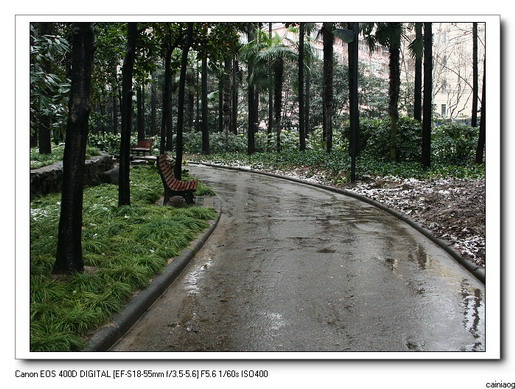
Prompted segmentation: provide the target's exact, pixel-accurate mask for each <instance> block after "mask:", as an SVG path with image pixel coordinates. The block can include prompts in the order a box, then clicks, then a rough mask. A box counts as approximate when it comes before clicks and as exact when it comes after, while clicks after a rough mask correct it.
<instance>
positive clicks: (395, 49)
mask: <svg viewBox="0 0 515 389" xmlns="http://www.w3.org/2000/svg"><path fill="white" fill-rule="evenodd" d="M402 29H403V27H402V23H398V22H388V23H367V24H365V29H364V32H365V39H366V40H367V41H368V43H369V47H370V48H371V49H374V48H375V45H376V43H379V44H380V45H382V46H384V47H387V48H388V55H389V65H388V68H389V73H390V80H389V87H388V98H389V104H388V116H389V117H390V122H391V127H390V159H391V160H393V161H395V160H396V159H397V122H398V120H399V92H400V82H401V81H400V74H401V73H400V46H401V38H402V35H403V34H402Z"/></svg>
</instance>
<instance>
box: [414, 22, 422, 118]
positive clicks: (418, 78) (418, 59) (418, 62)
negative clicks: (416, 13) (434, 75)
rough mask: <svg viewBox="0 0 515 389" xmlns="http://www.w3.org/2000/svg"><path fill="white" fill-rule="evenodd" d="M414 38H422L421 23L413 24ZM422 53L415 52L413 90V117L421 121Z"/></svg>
mask: <svg viewBox="0 0 515 389" xmlns="http://www.w3.org/2000/svg"><path fill="white" fill-rule="evenodd" d="M415 38H416V39H419V40H420V39H422V23H416V24H415ZM422 57H423V55H422V53H416V54H415V91H414V106H413V118H414V119H415V120H418V121H419V122H421V121H422Z"/></svg>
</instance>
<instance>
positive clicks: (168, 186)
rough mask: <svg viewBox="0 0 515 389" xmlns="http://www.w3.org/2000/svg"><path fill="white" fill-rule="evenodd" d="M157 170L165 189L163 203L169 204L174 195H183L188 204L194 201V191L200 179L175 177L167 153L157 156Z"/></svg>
mask: <svg viewBox="0 0 515 389" xmlns="http://www.w3.org/2000/svg"><path fill="white" fill-rule="evenodd" d="M157 170H158V171H159V174H160V175H161V180H162V181H163V186H164V190H165V196H164V201H163V205H166V204H168V202H169V201H170V197H172V196H182V197H183V198H184V200H186V203H187V204H193V203H194V199H195V197H194V196H193V192H195V191H196V190H197V185H198V181H196V180H191V181H181V180H178V179H177V178H175V177H174V174H173V166H172V165H171V164H170V163H169V162H168V156H167V155H166V154H161V155H160V156H158V157H157Z"/></svg>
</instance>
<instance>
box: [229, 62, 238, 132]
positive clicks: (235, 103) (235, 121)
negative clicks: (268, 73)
mask: <svg viewBox="0 0 515 389" xmlns="http://www.w3.org/2000/svg"><path fill="white" fill-rule="evenodd" d="M238 74H239V64H238V61H237V60H236V58H233V64H232V105H231V108H232V111H231V132H232V133H233V134H237V133H238V85H239V84H238Z"/></svg>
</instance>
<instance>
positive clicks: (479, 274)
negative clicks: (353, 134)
mask: <svg viewBox="0 0 515 389" xmlns="http://www.w3.org/2000/svg"><path fill="white" fill-rule="evenodd" d="M189 163H190V164H192V165H193V164H198V165H204V166H209V167H213V168H221V169H229V170H236V171H241V172H248V173H255V174H261V175H265V176H269V177H275V178H280V179H283V180H288V181H292V182H296V183H299V184H304V185H309V186H314V187H317V188H320V189H324V190H328V191H330V192H334V193H339V194H342V195H345V196H348V197H352V198H355V199H357V200H360V201H363V202H365V203H367V204H370V205H373V206H375V207H377V208H379V209H381V210H383V211H385V212H387V213H389V214H390V215H393V216H395V217H396V218H398V219H400V220H402V221H403V222H405V223H407V224H408V225H410V226H411V227H413V228H414V229H415V230H417V231H418V232H420V233H421V234H422V235H424V236H425V237H426V238H428V239H429V240H431V241H432V242H433V243H435V244H436V245H437V246H439V247H440V248H442V249H443V250H445V251H446V252H447V253H448V254H449V255H450V256H451V257H452V258H453V259H454V260H456V261H457V262H458V263H459V264H460V265H461V266H463V267H464V268H465V269H467V270H468V271H469V272H470V273H471V274H472V275H473V276H474V277H475V278H477V279H478V280H479V281H481V282H482V283H483V284H485V283H486V270H485V269H484V268H481V267H479V266H477V265H476V264H474V263H472V262H470V261H467V260H466V259H465V258H463V257H462V256H461V255H460V254H459V253H458V251H456V250H455V249H453V248H452V247H451V245H450V244H449V243H448V242H445V241H444V240H442V239H439V238H437V237H436V236H434V235H433V233H432V232H431V231H429V230H428V229H427V228H425V227H424V226H422V225H421V224H420V223H417V222H416V221H414V220H412V219H410V218H409V217H407V216H406V215H404V214H403V213H401V212H399V211H397V210H395V209H392V208H389V207H387V206H386V205H384V204H382V203H380V202H378V201H375V200H372V199H370V198H368V197H366V196H363V195H360V194H358V193H354V192H352V191H350V190H346V189H340V188H335V187H333V186H329V185H324V184H319V183H316V182H310V181H306V180H302V179H299V178H294V177H289V176H284V175H280V174H275V173H270V172H266V171H260V170H253V169H250V168H242V167H238V166H226V165H217V164H212V163H207V162H195V163H194V162H191V161H190V162H189Z"/></svg>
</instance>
